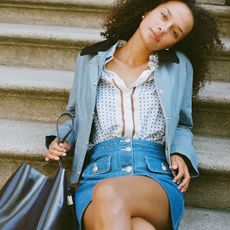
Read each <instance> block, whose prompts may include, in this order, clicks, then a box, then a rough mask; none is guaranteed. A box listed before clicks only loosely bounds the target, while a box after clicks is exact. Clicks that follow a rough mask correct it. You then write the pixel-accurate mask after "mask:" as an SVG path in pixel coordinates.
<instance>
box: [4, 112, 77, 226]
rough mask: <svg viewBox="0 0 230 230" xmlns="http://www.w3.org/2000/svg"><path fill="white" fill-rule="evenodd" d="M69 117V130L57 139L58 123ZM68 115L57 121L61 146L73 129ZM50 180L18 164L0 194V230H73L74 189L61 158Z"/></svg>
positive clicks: (74, 222) (28, 166)
mask: <svg viewBox="0 0 230 230" xmlns="http://www.w3.org/2000/svg"><path fill="white" fill-rule="evenodd" d="M62 116H69V117H70V118H71V120H72V127H71V129H70V130H69V131H68V133H67V134H66V135H65V137H63V138H62V139H60V138H59V132H58V122H59V119H60V118H61V117H62ZM73 123H74V119H73V117H72V115H71V114H69V113H63V114H61V115H60V117H59V118H58V121H57V133H58V140H60V142H61V143H63V142H64V141H65V140H66V138H67V136H68V135H69V133H70V132H71V131H72V129H73V126H74V124H73ZM58 163H59V169H58V170H57V173H56V175H55V176H54V177H47V176H46V175H44V174H42V173H40V172H39V171H38V170H36V169H35V168H33V167H32V166H31V165H29V164H26V163H22V164H21V165H20V166H19V168H18V169H17V170H16V171H15V172H14V174H13V175H12V176H11V177H10V178H9V179H8V181H7V182H6V184H5V185H4V186H3V188H2V189H1V191H0V229H1V230H11V229H12V230H21V229H23V230H27V229H28V230H33V229H39V230H40V229H44V230H59V229H60V230H62V229H63V230H69V229H70V230H72V229H77V223H76V219H75V213H74V203H73V201H74V197H73V194H74V189H73V188H71V186H70V183H69V181H68V178H67V175H66V170H65V168H64V166H63V162H62V159H61V158H60V160H59V161H58Z"/></svg>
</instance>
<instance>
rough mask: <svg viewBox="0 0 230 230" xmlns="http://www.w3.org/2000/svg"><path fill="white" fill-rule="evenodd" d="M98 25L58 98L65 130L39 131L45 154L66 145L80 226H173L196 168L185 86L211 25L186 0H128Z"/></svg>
mask: <svg viewBox="0 0 230 230" xmlns="http://www.w3.org/2000/svg"><path fill="white" fill-rule="evenodd" d="M105 27H106V31H105V32H104V33H103V35H104V37H106V38H107V40H105V41H103V42H100V43H97V44H94V45H91V46H89V47H86V48H84V49H83V50H82V51H81V53H80V55H79V56H78V58H77V64H76V67H77V68H76V70H75V78H74V83H73V88H72V91H71V94H70V97H69V102H68V106H67V111H69V112H71V113H72V114H74V115H76V117H75V128H74V131H73V132H72V133H71V135H70V136H69V137H68V139H67V141H66V142H65V143H64V144H59V145H58V144H57V141H56V139H55V136H56V133H55V132H52V133H51V134H50V135H48V136H47V137H46V145H47V148H48V151H47V153H46V156H45V160H46V161H48V160H58V159H59V157H63V156H66V153H68V152H72V151H74V160H73V168H72V176H71V181H72V182H73V183H77V182H79V184H80V185H79V187H78V189H77V190H76V213H77V219H78V222H79V225H80V229H86V230H91V229H100V230H101V229H111V230H112V229H135V230H136V229H142V230H145V229H146V230H147V229H157V230H158V229H178V226H179V223H180V220H181V217H182V214H183V210H184V192H185V191H186V190H187V189H188V187H189V183H190V177H196V176H198V174H199V173H198V170H197V164H198V163H197V159H196V154H195V150H194V148H193V144H192V139H193V135H192V132H191V128H192V116H191V107H192V105H191V101H192V91H193V92H194V94H195V93H196V92H197V91H198V89H199V88H200V86H202V83H203V82H204V79H205V76H206V66H207V61H208V57H209V56H210V53H211V51H212V49H213V48H214V47H215V46H221V42H220V40H219V38H218V33H217V32H218V31H217V27H216V23H215V21H214V19H213V17H212V16H211V15H209V13H207V12H206V11H204V10H203V9H201V8H200V7H198V6H197V5H196V4H195V2H194V1H154V0H128V1H119V2H118V3H117V5H116V6H115V7H114V9H113V10H112V15H111V16H109V17H108V19H107V21H106V23H105ZM186 55H187V56H186ZM191 63H192V64H191ZM193 69H194V80H193ZM75 111H76V113H75ZM68 127H69V123H68V122H66V123H64V124H63V125H62V127H61V132H60V133H61V135H64V133H65V132H66V131H67V130H68Z"/></svg>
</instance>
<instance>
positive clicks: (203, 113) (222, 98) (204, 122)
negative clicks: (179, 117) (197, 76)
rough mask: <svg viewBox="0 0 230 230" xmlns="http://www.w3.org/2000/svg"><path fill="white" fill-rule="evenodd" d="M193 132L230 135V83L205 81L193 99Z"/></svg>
mask: <svg viewBox="0 0 230 230" xmlns="http://www.w3.org/2000/svg"><path fill="white" fill-rule="evenodd" d="M193 119H194V132H195V133H200V134H204V135H221V136H226V137H230V83H229V82H218V81H212V82H208V83H206V85H205V86H204V88H203V89H202V90H201V91H200V92H199V94H198V96H197V97H195V98H194V101H193Z"/></svg>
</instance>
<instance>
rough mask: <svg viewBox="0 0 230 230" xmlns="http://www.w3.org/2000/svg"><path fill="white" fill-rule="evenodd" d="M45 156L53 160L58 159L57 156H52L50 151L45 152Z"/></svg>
mask: <svg viewBox="0 0 230 230" xmlns="http://www.w3.org/2000/svg"><path fill="white" fill-rule="evenodd" d="M46 157H48V158H49V159H50V160H55V161H58V160H59V157H58V156H54V155H52V154H50V153H47V154H46Z"/></svg>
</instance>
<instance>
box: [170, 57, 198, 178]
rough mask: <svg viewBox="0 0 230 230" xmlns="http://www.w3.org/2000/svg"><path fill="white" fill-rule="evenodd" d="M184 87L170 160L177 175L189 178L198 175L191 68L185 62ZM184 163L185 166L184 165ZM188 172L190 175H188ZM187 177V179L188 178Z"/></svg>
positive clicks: (189, 64) (188, 63)
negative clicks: (185, 79)
mask: <svg viewBox="0 0 230 230" xmlns="http://www.w3.org/2000/svg"><path fill="white" fill-rule="evenodd" d="M186 69H187V72H186V76H187V81H186V87H185V91H184V98H183V101H182V105H181V110H180V119H179V122H178V125H177V128H176V132H175V135H174V138H173V142H172V145H171V156H172V157H171V158H172V162H174V165H177V166H176V169H177V170H178V177H176V179H178V178H181V175H182V174H183V177H186V178H189V179H190V176H191V177H197V176H198V175H199V172H198V169H197V166H198V162H197V157H196V152H195V149H194V146H193V133H192V127H193V121H192V86H193V69H192V65H191V63H190V62H189V61H188V60H187V63H186ZM184 165H186V167H185V166H184ZM189 174H190V175H189ZM189 179H188V180H189Z"/></svg>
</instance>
